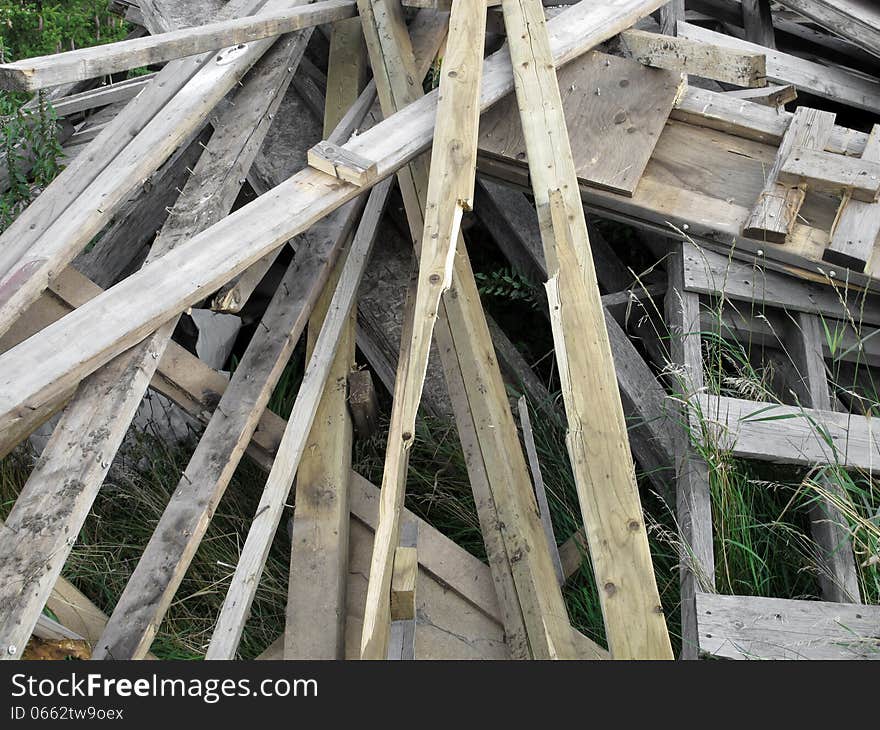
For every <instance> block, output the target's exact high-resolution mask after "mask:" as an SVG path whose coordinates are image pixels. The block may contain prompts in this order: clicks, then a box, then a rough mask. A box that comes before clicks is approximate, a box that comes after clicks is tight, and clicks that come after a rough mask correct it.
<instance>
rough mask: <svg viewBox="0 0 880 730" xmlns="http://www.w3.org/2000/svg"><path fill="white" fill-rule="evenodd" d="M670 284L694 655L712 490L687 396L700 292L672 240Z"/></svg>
mask: <svg viewBox="0 0 880 730" xmlns="http://www.w3.org/2000/svg"><path fill="white" fill-rule="evenodd" d="M667 266H668V277H669V286H668V287H667V291H666V322H667V324H668V325H669V338H670V341H669V352H670V360H671V364H672V366H673V372H674V374H673V376H672V378H671V380H672V389H673V395H674V397H675V398H677V399H679V400H681V401H682V408H681V424H682V425H681V426H680V427H677V428H675V429H674V436H673V445H674V449H675V468H676V478H677V489H676V514H677V516H678V526H679V530H680V531H681V540H682V543H683V554H682V556H681V564H680V568H679V571H680V582H681V626H682V636H681V643H682V646H681V658H682V659H697V658H698V657H699V648H700V646H699V635H698V629H697V613H696V602H695V601H696V594H697V593H698V592H699V591H700V590H708V591H711V590H713V589H714V585H715V577H714V575H715V548H714V544H713V536H712V496H711V491H710V486H709V467H708V466H707V465H706V462H705V461H703V459H702V458H701V457H700V455H699V454H697V452H696V451H695V449H694V448H693V446H692V445H691V437H690V433H689V425H690V405H689V400H690V399H691V398H692V397H694V396H695V395H696V394H697V393H699V392H700V391H701V390H702V388H703V385H704V381H703V352H702V344H701V342H702V337H701V335H700V331H701V330H700V297H699V295H698V294H695V293H693V292H688V291H685V286H684V257H683V255H682V245H681V244H676V247H675V249H674V253H673V255H672V256H670V257H669V259H668V264H667Z"/></svg>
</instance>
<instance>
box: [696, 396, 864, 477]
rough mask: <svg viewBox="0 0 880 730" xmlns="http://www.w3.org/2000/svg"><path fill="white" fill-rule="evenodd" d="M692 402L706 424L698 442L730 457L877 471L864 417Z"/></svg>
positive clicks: (706, 399) (715, 399) (712, 400)
mask: <svg viewBox="0 0 880 730" xmlns="http://www.w3.org/2000/svg"><path fill="white" fill-rule="evenodd" d="M697 402H698V404H699V406H698V407H699V410H698V411H697V413H699V417H700V418H701V419H703V421H705V423H706V424H707V425H706V428H705V429H704V430H705V431H706V434H705V435H703V436H702V438H703V439H706V440H708V441H709V443H710V444H711V446H712V448H716V449H721V450H723V451H729V452H730V454H731V455H732V456H737V457H741V458H744V459H757V460H759V461H771V462H775V463H778V464H800V465H805V466H809V467H813V466H815V465H817V464H835V465H839V466H842V467H844V468H847V469H864V470H865V471H871V472H873V471H876V470H877V469H878V468H880V460H878V454H880V446H878V444H877V439H876V438H875V437H874V435H873V427H872V425H871V420H870V419H868V418H865V417H864V416H859V415H855V414H849V413H837V412H835V411H822V410H815V409H810V408H803V407H798V406H786V405H779V404H776V403H761V402H756V401H747V400H741V399H739V398H727V397H719V396H713V395H706V394H701V395H699V396H698V397H697ZM692 417H696V416H692Z"/></svg>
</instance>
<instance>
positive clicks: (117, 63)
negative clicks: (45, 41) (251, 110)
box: [0, 0, 356, 91]
mask: <svg viewBox="0 0 880 730" xmlns="http://www.w3.org/2000/svg"><path fill="white" fill-rule="evenodd" d="M286 4H287V5H288V7H282V8H276V9H272V10H267V11H265V12H261V13H259V14H257V15H254V16H252V17H244V18H233V19H231V20H221V21H219V22H216V23H208V24H206V25H203V26H197V27H194V28H186V29H181V30H175V31H171V32H169V33H160V34H158V35H148V36H144V37H142V38H134V39H132V40H124V41H119V42H116V43H107V44H104V45H99V46H93V47H89V48H80V49H77V50H75V51H67V52H65V53H56V54H52V55H49V56H38V57H35V58H28V59H24V60H21V61H15V62H13V63H5V64H0V87H2V88H4V89H10V90H13V91H37V90H38V89H43V88H46V87H47V86H59V85H61V84H66V83H71V82H73V81H81V80H83V79H91V78H96V77H98V76H107V75H109V74H113V73H117V72H120V71H127V70H128V69H132V68H140V67H141V66H151V65H153V64H159V63H165V62H167V61H171V60H174V59H177V58H184V57H185V56H194V55H198V54H200V53H205V52H211V51H214V50H216V49H226V50H224V51H221V52H220V53H219V54H218V55H217V60H220V59H221V58H225V59H228V60H227V62H229V61H231V60H232V59H234V58H235V57H236V56H237V55H238V54H239V53H240V51H241V50H244V47H245V45H246V44H248V43H252V42H254V41H258V40H261V39H264V38H272V37H275V36H279V35H282V34H284V33H291V32H293V31H297V30H302V29H304V28H308V27H312V26H315V25H320V24H322V23H332V22H334V21H337V20H343V19H345V18H351V17H353V16H354V15H355V14H356V6H355V0H322V1H321V2H318V3H315V4H312V5H308V6H305V7H297V6H298V5H299V3H298V2H296V0H288V2H287V3H286Z"/></svg>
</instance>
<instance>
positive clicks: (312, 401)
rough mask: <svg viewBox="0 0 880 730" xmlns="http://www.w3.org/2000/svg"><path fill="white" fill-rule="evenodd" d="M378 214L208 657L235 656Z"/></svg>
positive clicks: (338, 302)
mask: <svg viewBox="0 0 880 730" xmlns="http://www.w3.org/2000/svg"><path fill="white" fill-rule="evenodd" d="M389 189H390V181H385V182H383V183H382V184H381V185H380V186H379V187H378V188H377V190H376V192H375V193H374V194H372V195H371V196H370V198H371V200H370V201H369V202H368V204H367V206H368V208H367V210H368V211H370V209H371V208H372V210H373V211H375V210H376V209H381V208H384V205H385V201H386V199H387V195H388V192H389ZM377 217H378V216H377V215H376V213H375V212H370V215H369V216H367V215H365V216H364V219H363V221H366V223H365V224H364V225H363V227H359V228H358V233H357V235H355V238H354V240H353V241H352V244H351V247H350V250H349V252H348V255H347V257H346V259H345V265H344V268H343V270H342V272H341V274H340V277H339V284H338V286H337V288H336V291H335V292H334V293H333V298H332V299H331V301H330V304H329V306H328V308H327V315H326V317H325V319H324V323H323V325H322V327H321V332H320V334H319V335H318V339H317V341H316V342H315V346H314V349H313V350H312V355H311V358H310V359H309V363H308V366H307V367H306V372H305V375H304V376H303V380H302V383H301V385H300V390H299V393H298V394H297V397H296V401H295V402H294V405H293V411H292V412H291V414H290V420H289V421H288V424H287V428H286V429H285V431H284V437H283V438H282V440H281V444H280V445H279V447H278V454H277V456H276V458H275V463H274V465H273V466H272V471H271V472H270V473H269V479H268V481H267V482H266V487H265V489H264V490H263V496H262V497H261V499H260V504H259V505H258V507H257V511H256V513H255V516H254V521H253V523H252V524H251V527H250V529H249V530H248V536H247V539H246V540H245V543H244V547H243V548H242V552H241V557H240V558H239V561H238V565H237V566H236V568H235V574H234V575H233V577H232V580H231V582H230V584H229V589H228V590H227V594H226V600H225V601H224V602H223V608H222V609H221V611H220V616H219V618H218V619H217V625H216V627H215V628H214V633H213V635H212V637H211V643H210V646H209V647H208V652H207V654H206V657H205V658H206V659H233V658H234V657H235V653H236V651H237V649H238V643H239V641H240V639H241V633H242V631H243V629H244V623H245V621H246V620H247V617H248V614H249V613H250V607H251V603H252V602H253V599H254V595H255V594H256V592H257V586H258V584H259V581H260V576H261V575H262V572H263V567H264V565H265V561H266V556H267V555H268V553H269V548H270V547H271V545H272V539H273V538H274V537H275V531H276V529H277V528H278V523H279V522H280V521H281V514H282V512H283V510H284V505H285V503H286V501H287V496H288V494H289V492H290V486H291V484H292V482H293V478H294V475H295V474H296V471H297V469H298V467H299V463H300V460H301V458H302V455H303V452H304V451H305V448H306V445H307V442H308V437H309V434H310V431H311V428H312V424H313V423H314V421H315V415H316V413H317V411H318V407H319V405H320V403H321V400H322V398H323V395H324V390H325V386H326V383H327V380H328V378H329V376H330V373H331V372H332V370H333V365H334V363H335V361H336V353H337V352H338V350H339V346H340V340H341V335H342V332H343V331H344V330H345V328H346V327H347V326H348V325H349V322H350V319H351V308H352V305H353V304H354V301H355V297H356V294H357V288H358V285H359V284H360V280H361V276H362V275H363V271H364V268H365V267H366V263H367V259H368V258H369V255H370V251H371V250H372V247H373V243H374V242H375V235H376V227H375V225H374V224H372V223H371V222H370V221H373V220H375V218H377Z"/></svg>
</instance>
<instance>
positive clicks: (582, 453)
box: [502, 0, 672, 659]
mask: <svg viewBox="0 0 880 730" xmlns="http://www.w3.org/2000/svg"><path fill="white" fill-rule="evenodd" d="M502 9H503V11H504V21H505V24H506V26H507V31H508V36H509V38H511V39H517V40H516V41H515V42H512V43H511V44H510V53H511V60H512V62H513V66H514V69H515V81H516V92H517V99H518V101H519V107H520V114H521V119H522V126H523V132H524V136H525V139H526V146H527V149H528V156H529V169H530V173H531V180H532V189H533V192H534V196H535V203H536V205H537V208H538V216H539V220H540V224H541V233H542V238H543V243H544V255H545V260H546V262H547V268H548V274H549V281H548V283H547V294H548V299H549V300H550V312H551V321H552V325H553V337H554V342H555V344H556V358H557V363H558V366H559V370H560V378H561V380H562V391H563V398H564V400H565V406H566V413H567V415H568V421H569V428H570V431H569V434H568V439H567V441H568V448H569V455H570V458H571V461H572V466H573V469H574V474H575V483H576V485H577V491H578V499H579V501H580V504H581V512H582V515H583V519H584V525H585V526H586V532H587V537H588V539H589V541H590V555H591V558H592V561H593V568H594V572H595V575H596V583H597V585H598V586H599V596H600V601H601V603H602V611H603V616H604V618H605V628H606V635H607V637H608V643H609V649H610V651H611V655H612V656H613V657H614V658H616V659H624V658H655V659H661V658H671V657H672V650H671V646H670V643H669V635H668V633H667V630H666V624H665V621H664V619H663V613H662V608H661V607H660V598H659V594H658V593H657V587H656V581H655V578H654V571H653V566H652V563H651V555H650V551H649V549H648V538H647V531H646V529H645V525H644V522H643V517H642V513H641V504H640V501H639V496H638V487H637V485H636V482H635V475H634V467H633V463H632V455H631V454H630V451H629V442H628V439H627V436H626V425H625V422H624V417H623V410H622V406H621V402H620V395H619V392H618V390H617V387H616V382H615V376H614V362H613V359H612V355H611V348H610V344H609V341H608V335H607V331H606V329H605V327H604V321H603V320H604V314H603V310H602V305H601V301H600V297H599V289H598V285H597V283H596V274H595V270H594V267H593V261H592V257H591V255H590V246H589V236H588V234H587V224H586V219H585V217H584V212H583V206H582V204H581V201H580V196H579V193H578V183H577V174H576V172H575V168H574V162H573V160H572V157H571V147H570V144H569V142H568V132H567V130H566V126H565V117H564V113H563V109H562V99H561V96H560V94H559V85H558V82H557V79H556V73H555V70H554V68H553V64H552V62H551V61H550V59H551V58H552V56H551V51H550V43H549V36H548V34H547V29H546V23H545V20H544V13H543V10H542V9H541V6H540V3H539V2H537V1H536V0H505V1H504V3H503V4H502ZM576 332H579V333H583V332H590V333H593V334H592V335H591V336H590V337H582V336H575V335H574V334H573V333H576ZM597 399H598V400H597ZM612 545H614V546H615V547H614V549H613V550H611V546H612ZM612 553H613V555H612ZM624 554H625V555H626V557H625V558H624V557H623V555H624Z"/></svg>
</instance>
